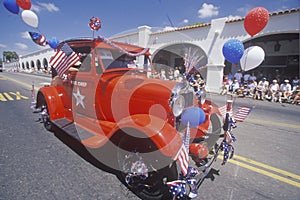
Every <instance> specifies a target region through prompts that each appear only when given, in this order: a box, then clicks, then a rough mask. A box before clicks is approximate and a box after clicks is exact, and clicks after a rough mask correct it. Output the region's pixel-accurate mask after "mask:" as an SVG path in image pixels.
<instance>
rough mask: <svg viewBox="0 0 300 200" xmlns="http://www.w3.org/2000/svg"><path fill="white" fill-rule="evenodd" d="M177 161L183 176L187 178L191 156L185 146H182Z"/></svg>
mask: <svg viewBox="0 0 300 200" xmlns="http://www.w3.org/2000/svg"><path fill="white" fill-rule="evenodd" d="M175 160H176V161H177V162H178V163H179V166H180V169H181V172H182V174H183V175H184V176H186V175H187V172H188V167H189V154H188V152H187V150H186V148H185V146H184V145H182V146H181V148H180V150H179V151H178V154H177V156H176V157H175Z"/></svg>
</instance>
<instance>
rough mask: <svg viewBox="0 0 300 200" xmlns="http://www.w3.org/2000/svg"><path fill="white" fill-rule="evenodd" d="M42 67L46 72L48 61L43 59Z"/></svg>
mask: <svg viewBox="0 0 300 200" xmlns="http://www.w3.org/2000/svg"><path fill="white" fill-rule="evenodd" d="M43 66H44V69H45V70H46V71H47V70H48V61H47V59H46V58H44V59H43Z"/></svg>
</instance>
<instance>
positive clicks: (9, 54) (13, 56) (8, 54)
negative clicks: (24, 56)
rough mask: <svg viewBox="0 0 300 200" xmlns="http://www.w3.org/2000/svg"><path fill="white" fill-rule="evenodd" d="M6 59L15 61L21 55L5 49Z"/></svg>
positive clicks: (4, 55) (4, 57) (4, 56)
mask: <svg viewBox="0 0 300 200" xmlns="http://www.w3.org/2000/svg"><path fill="white" fill-rule="evenodd" d="M3 59H4V61H10V62H11V61H13V60H17V59H19V55H18V54H17V53H16V52H14V51H3Z"/></svg>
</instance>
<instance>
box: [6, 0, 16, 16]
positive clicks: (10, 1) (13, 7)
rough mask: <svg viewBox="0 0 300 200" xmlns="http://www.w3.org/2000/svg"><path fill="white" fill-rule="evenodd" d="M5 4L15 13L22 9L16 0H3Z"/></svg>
mask: <svg viewBox="0 0 300 200" xmlns="http://www.w3.org/2000/svg"><path fill="white" fill-rule="evenodd" d="M3 5H4V7H5V8H6V9H7V10H8V11H10V12H12V13H14V14H18V13H19V11H20V8H19V6H18V5H17V4H16V0H3Z"/></svg>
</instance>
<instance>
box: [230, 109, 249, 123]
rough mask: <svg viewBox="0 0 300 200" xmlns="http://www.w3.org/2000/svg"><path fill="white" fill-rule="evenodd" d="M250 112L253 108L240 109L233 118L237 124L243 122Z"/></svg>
mask: <svg viewBox="0 0 300 200" xmlns="http://www.w3.org/2000/svg"><path fill="white" fill-rule="evenodd" d="M250 112H251V108H249V107H247V106H241V107H238V109H237V111H236V113H234V115H233V118H234V119H235V121H237V122H242V121H244V120H245V119H246V118H247V116H248V115H249V113H250Z"/></svg>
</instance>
